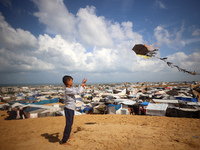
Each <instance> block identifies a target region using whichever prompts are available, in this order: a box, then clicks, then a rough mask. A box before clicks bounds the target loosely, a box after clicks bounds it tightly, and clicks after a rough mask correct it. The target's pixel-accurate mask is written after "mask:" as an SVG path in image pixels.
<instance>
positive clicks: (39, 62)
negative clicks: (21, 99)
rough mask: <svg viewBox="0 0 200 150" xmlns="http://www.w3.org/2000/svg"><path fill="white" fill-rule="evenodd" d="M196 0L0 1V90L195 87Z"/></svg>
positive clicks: (199, 60) (199, 28) (198, 60)
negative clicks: (149, 48)
mask: <svg viewBox="0 0 200 150" xmlns="http://www.w3.org/2000/svg"><path fill="white" fill-rule="evenodd" d="M199 5H200V1H199V0H192V1H188V0H173V1H172V0H168V1H166V0H142V1H141V0H109V1H107V0H73V1H72V0H30V1H28V0H0V63H1V66H0V83H1V84H20V83H61V78H62V76H63V75H65V74H69V75H71V76H73V77H74V82H76V83H78V82H81V80H82V78H84V77H85V78H88V82H90V83H102V82H104V83H106V82H142V81H143V82H148V81H149V82H159V81H194V80H195V81H199V80H200V76H192V75H190V74H186V73H183V72H179V71H178V70H177V69H176V68H170V67H168V66H167V65H166V64H165V63H164V62H162V61H160V60H158V59H155V58H151V59H144V58H143V57H140V56H136V55H135V53H134V52H133V51H132V50H131V49H132V47H133V46H134V45H135V44H139V43H141V44H145V43H146V44H148V45H151V44H156V43H158V45H159V46H160V47H159V52H158V55H157V56H158V57H168V60H169V61H171V62H173V63H174V64H176V65H178V66H180V67H181V68H184V69H186V70H189V71H196V72H200V65H199V64H200V57H199V56H200V21H199V20H200V11H199V8H198V6H199Z"/></svg>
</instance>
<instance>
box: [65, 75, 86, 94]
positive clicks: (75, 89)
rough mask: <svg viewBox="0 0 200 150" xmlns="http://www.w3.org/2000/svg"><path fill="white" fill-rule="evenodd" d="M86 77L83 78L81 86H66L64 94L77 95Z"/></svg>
mask: <svg viewBox="0 0 200 150" xmlns="http://www.w3.org/2000/svg"><path fill="white" fill-rule="evenodd" d="M86 81H87V79H85V78H84V79H83V82H82V84H81V86H80V85H79V86H78V87H77V88H67V89H66V94H67V95H77V94H80V93H81V92H82V91H83V87H84V86H85V83H86Z"/></svg>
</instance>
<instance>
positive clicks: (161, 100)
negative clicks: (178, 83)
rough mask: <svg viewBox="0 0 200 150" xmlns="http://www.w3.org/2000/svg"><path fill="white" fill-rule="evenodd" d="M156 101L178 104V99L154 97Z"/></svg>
mask: <svg viewBox="0 0 200 150" xmlns="http://www.w3.org/2000/svg"><path fill="white" fill-rule="evenodd" d="M153 101H154V102H155V103H166V104H178V103H179V101H178V100H167V99H153Z"/></svg>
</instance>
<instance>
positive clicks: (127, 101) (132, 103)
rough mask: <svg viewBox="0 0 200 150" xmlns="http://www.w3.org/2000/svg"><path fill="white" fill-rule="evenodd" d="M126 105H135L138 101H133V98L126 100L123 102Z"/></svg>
mask: <svg viewBox="0 0 200 150" xmlns="http://www.w3.org/2000/svg"><path fill="white" fill-rule="evenodd" d="M121 103H122V104H124V105H134V104H135V103H136V101H132V100H126V101H123V102H121Z"/></svg>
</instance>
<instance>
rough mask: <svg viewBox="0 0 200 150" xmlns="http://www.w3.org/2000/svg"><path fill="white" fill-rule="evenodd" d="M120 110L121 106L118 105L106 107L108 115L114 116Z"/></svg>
mask: <svg viewBox="0 0 200 150" xmlns="http://www.w3.org/2000/svg"><path fill="white" fill-rule="evenodd" d="M120 108H121V104H120V105H113V104H110V105H108V114H116V111H118V110H119V109H120Z"/></svg>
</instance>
